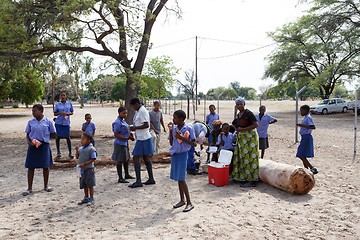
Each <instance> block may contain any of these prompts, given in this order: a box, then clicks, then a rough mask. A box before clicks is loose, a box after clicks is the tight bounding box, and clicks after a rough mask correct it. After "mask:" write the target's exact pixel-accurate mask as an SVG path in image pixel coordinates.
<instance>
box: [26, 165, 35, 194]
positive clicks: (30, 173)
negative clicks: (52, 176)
mask: <svg viewBox="0 0 360 240" xmlns="http://www.w3.org/2000/svg"><path fill="white" fill-rule="evenodd" d="M34 172H35V169H34V168H28V174H27V177H28V190H29V191H30V192H31V191H32V184H33V181H34Z"/></svg>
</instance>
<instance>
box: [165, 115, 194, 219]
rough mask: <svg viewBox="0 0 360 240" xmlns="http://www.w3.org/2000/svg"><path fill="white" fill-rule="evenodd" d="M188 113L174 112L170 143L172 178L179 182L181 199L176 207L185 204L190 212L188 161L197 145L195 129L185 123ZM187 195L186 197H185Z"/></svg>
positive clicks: (192, 206) (191, 207) (170, 129)
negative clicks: (187, 179) (192, 149)
mask: <svg viewBox="0 0 360 240" xmlns="http://www.w3.org/2000/svg"><path fill="white" fill-rule="evenodd" d="M185 119H186V113H185V112H184V111H183V110H177V111H175V112H174V114H173V123H169V124H168V127H169V143H170V145H171V147H170V149H169V152H170V153H171V170H170V178H171V179H173V180H175V181H177V182H178V186H179V193H180V201H179V202H178V203H177V204H175V205H174V206H173V207H174V208H179V207H181V206H184V205H185V198H186V207H185V209H184V210H183V212H189V211H191V210H192V209H193V208H194V205H192V203H191V200H190V194H189V190H188V187H187V184H186V181H185V177H186V162H187V158H188V151H189V150H190V148H191V146H193V147H196V143H195V133H194V129H193V128H192V127H191V126H190V125H188V124H185ZM184 197H185V198H184Z"/></svg>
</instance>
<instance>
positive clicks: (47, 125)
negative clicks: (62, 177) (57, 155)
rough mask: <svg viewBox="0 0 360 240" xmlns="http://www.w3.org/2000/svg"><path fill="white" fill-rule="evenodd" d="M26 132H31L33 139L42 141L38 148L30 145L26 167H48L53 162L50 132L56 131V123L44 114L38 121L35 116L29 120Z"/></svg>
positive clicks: (30, 136)
mask: <svg viewBox="0 0 360 240" xmlns="http://www.w3.org/2000/svg"><path fill="white" fill-rule="evenodd" d="M25 132H26V133H28V134H29V138H30V140H31V141H32V140H33V139H36V140H38V141H40V142H41V145H40V146H39V147H38V148H37V147H35V146H29V147H28V151H27V155H26V161H25V167H26V168H48V167H50V166H51V165H52V164H53V160H52V156H51V150H50V146H49V143H50V134H51V133H54V132H55V128H54V124H53V122H52V121H51V119H49V118H47V117H45V116H43V118H42V119H41V120H40V121H38V120H37V119H36V118H33V119H31V120H29V121H28V123H27V126H26V129H25Z"/></svg>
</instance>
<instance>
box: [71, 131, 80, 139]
mask: <svg viewBox="0 0 360 240" xmlns="http://www.w3.org/2000/svg"><path fill="white" fill-rule="evenodd" d="M82 134H83V131H81V130H70V137H71V138H81V135H82Z"/></svg>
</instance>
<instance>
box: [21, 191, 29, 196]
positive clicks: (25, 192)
mask: <svg viewBox="0 0 360 240" xmlns="http://www.w3.org/2000/svg"><path fill="white" fill-rule="evenodd" d="M30 193H31V191H30V190H29V189H28V190H26V191H24V192H23V193H22V195H23V196H27V195H30Z"/></svg>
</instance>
